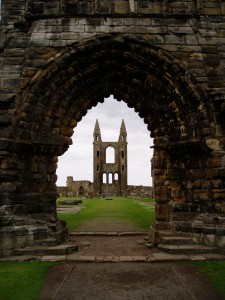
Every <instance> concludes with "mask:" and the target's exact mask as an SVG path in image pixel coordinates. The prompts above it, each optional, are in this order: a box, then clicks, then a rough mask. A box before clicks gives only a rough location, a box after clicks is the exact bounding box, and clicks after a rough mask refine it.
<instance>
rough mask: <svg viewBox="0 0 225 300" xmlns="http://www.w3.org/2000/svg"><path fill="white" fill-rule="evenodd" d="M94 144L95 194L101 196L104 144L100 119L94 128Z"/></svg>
mask: <svg viewBox="0 0 225 300" xmlns="http://www.w3.org/2000/svg"><path fill="white" fill-rule="evenodd" d="M93 137H94V142H93V171H94V174H93V177H94V178H93V183H94V192H95V194H99V195H100V194H101V183H102V178H101V163H100V162H101V155H102V153H101V144H102V138H101V130H100V126H99V123H98V119H97V120H96V123H95V128H94V133H93Z"/></svg>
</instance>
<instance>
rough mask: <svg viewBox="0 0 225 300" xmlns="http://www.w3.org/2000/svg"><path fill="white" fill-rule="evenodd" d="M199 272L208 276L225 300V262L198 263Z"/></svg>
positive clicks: (196, 264)
mask: <svg viewBox="0 0 225 300" xmlns="http://www.w3.org/2000/svg"><path fill="white" fill-rule="evenodd" d="M194 265H195V266H197V268H198V271H200V272H201V273H203V274H205V275H207V276H208V278H209V279H210V281H211V282H212V284H213V286H214V287H215V288H216V289H217V290H218V291H219V292H220V294H221V296H222V297H223V299H225V284H224V282H225V261H203V262H196V263H195V264H194Z"/></svg>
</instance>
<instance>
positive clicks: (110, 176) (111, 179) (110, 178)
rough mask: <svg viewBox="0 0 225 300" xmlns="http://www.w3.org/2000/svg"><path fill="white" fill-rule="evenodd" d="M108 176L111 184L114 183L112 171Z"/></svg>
mask: <svg viewBox="0 0 225 300" xmlns="http://www.w3.org/2000/svg"><path fill="white" fill-rule="evenodd" d="M108 178H109V182H108V183H109V184H112V183H113V175H112V173H109V175H108Z"/></svg>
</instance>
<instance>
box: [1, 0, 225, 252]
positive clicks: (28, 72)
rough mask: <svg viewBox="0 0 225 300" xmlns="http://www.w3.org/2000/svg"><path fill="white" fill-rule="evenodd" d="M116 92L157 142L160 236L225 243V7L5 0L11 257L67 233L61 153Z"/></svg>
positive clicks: (4, 203) (4, 116)
mask: <svg viewBox="0 0 225 300" xmlns="http://www.w3.org/2000/svg"><path fill="white" fill-rule="evenodd" d="M110 94H112V95H114V97H115V98H116V99H117V100H118V101H121V100H123V101H125V102H126V103H127V105H128V106H129V107H130V108H133V109H134V110H135V111H136V112H137V113H138V114H139V116H140V117H141V118H143V120H144V122H145V123H146V124H147V126H148V129H149V131H150V133H151V136H152V137H153V138H154V157H153V177H154V195H155V198H156V222H155V224H154V234H153V238H154V236H160V234H161V232H162V230H164V231H165V230H170V231H173V232H175V233H176V234H179V235H182V234H184V233H185V234H188V235H192V236H194V237H195V239H196V241H198V242H199V243H202V244H207V245H212V246H216V247H220V248H223V247H224V246H225V201H224V196H225V182H224V179H225V152H224V151H225V148H224V147H225V146H224V143H225V100H224V99H225V2H224V1H220V0H181V1H176V0H174V1H167V0H154V1H153V0H149V1H137V0H129V1H128V0H127V1H125V0H124V1H122V0H121V1H120V0H117V1H115V0H103V1H97V0H95V1H77V0H69V1H68V0H51V1H50V0H43V1H36V0H2V10H1V22H0V166H1V168H0V191H1V194H0V226H1V227H0V255H5V256H6V255H11V254H14V253H15V251H16V249H18V248H24V247H28V246H34V245H37V244H38V245H40V244H43V243H44V244H48V243H50V244H51V245H52V244H58V243H60V242H61V241H63V240H64V239H65V237H66V232H67V231H66V228H65V224H62V223H61V222H60V221H59V220H58V218H57V214H56V205H55V201H56V197H57V190H56V184H55V183H56V179H57V177H56V168H57V157H58V156H60V155H63V153H65V151H66V150H67V149H68V147H69V145H70V144H71V142H72V141H71V136H72V134H73V131H74V130H76V129H75V128H76V125H77V123H78V122H80V121H81V120H82V117H83V116H85V114H86V113H87V111H88V110H89V109H91V108H92V107H93V106H96V105H97V104H98V103H99V102H103V101H104V98H105V97H108V96H109V95H110ZM75 167H76V166H75ZM155 242H156V240H155Z"/></svg>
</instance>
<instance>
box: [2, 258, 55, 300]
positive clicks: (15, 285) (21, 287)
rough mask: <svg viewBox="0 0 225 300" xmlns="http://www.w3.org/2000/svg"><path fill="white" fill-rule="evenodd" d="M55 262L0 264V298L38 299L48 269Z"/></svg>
mask: <svg viewBox="0 0 225 300" xmlns="http://www.w3.org/2000/svg"><path fill="white" fill-rule="evenodd" d="M54 265H55V263H50V262H23V263H1V264H0V299H2V300H38V299H39V298H40V292H41V289H42V287H43V283H44V279H45V276H46V274H47V272H48V270H49V269H50V268H51V267H52V266H54Z"/></svg>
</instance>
